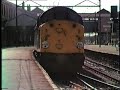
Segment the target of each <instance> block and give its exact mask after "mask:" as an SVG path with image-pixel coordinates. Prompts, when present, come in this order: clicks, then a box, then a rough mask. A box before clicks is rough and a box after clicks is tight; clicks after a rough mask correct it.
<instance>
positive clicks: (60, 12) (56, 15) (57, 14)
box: [37, 6, 83, 26]
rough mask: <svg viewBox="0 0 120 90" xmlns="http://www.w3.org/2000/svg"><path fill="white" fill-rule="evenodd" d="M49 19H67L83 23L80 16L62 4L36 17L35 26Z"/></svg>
mask: <svg viewBox="0 0 120 90" xmlns="http://www.w3.org/2000/svg"><path fill="white" fill-rule="evenodd" d="M51 20H69V21H73V22H76V23H79V24H81V25H83V20H82V17H81V16H80V15H79V14H78V13H76V12H75V11H73V10H72V9H70V8H67V7H64V6H56V7H53V8H51V9H49V10H47V11H46V12H44V13H43V14H42V15H41V16H39V17H38V20H37V26H39V25H41V24H43V23H45V22H48V21H51Z"/></svg>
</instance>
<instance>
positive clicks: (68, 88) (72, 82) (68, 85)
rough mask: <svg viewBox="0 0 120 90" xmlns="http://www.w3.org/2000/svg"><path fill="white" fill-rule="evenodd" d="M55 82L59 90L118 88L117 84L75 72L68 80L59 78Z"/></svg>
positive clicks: (114, 89) (118, 89)
mask: <svg viewBox="0 0 120 90" xmlns="http://www.w3.org/2000/svg"><path fill="white" fill-rule="evenodd" d="M88 73H89V72H88ZM55 83H56V82H55ZM56 84H57V86H58V88H59V89H60V90H120V87H118V86H115V85H112V84H109V83H106V82H104V81H102V80H99V79H96V78H93V77H90V76H87V75H85V74H82V73H77V74H76V76H75V77H72V78H71V79H68V80H64V79H60V80H58V81H57V83H56Z"/></svg>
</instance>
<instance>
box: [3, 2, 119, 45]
mask: <svg viewBox="0 0 120 90" xmlns="http://www.w3.org/2000/svg"><path fill="white" fill-rule="evenodd" d="M43 12H44V11H43V10H41V9H39V8H38V7H36V8H35V9H34V10H31V9H30V6H28V7H27V10H25V9H24V6H22V7H17V14H16V5H15V4H13V3H11V2H9V1H7V0H3V1H2V3H1V14H2V27H1V29H2V37H3V38H2V39H3V40H2V41H3V44H5V43H7V42H8V41H10V42H11V40H12V36H13V35H12V34H13V32H18V30H17V31H16V21H17V29H19V33H18V35H19V34H20V33H21V35H24V36H20V37H23V38H22V39H21V38H20V39H19V40H18V41H20V40H21V41H22V40H23V41H31V38H33V36H30V37H28V39H30V40H28V39H26V38H27V37H26V34H27V33H28V30H29V32H31V34H32V33H33V32H34V31H33V30H34V27H35V24H36V21H37V17H38V16H39V15H41V14H42V13H43ZM16 15H17V20H16ZM80 15H81V16H82V18H83V21H84V26H85V34H84V35H85V43H86V44H101V45H102V44H106V45H108V44H118V41H119V22H118V18H117V21H116V22H115V23H114V24H113V21H112V19H111V13H110V12H109V11H107V10H105V9H102V10H100V11H98V12H96V13H80ZM6 32H7V33H8V32H9V33H8V34H6ZM10 33H11V35H10ZM23 33H24V34H23ZM18 35H17V36H18ZM29 35H30V34H29ZM5 36H6V37H7V38H5ZM10 38H11V39H10ZM24 39H25V40H24ZM32 40H33V39H32ZM6 41H7V42H6ZM14 42H15V41H14ZM11 43H13V42H11Z"/></svg>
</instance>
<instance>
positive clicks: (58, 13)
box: [33, 6, 85, 73]
mask: <svg viewBox="0 0 120 90" xmlns="http://www.w3.org/2000/svg"><path fill="white" fill-rule="evenodd" d="M35 46H36V49H35V50H34V51H33V55H34V57H35V58H36V59H37V61H38V62H39V63H40V64H41V65H42V66H43V67H44V68H45V69H46V71H48V72H49V73H76V72H80V71H81V69H82V66H83V64H84V59H85V56H84V26H83V20H82V17H81V16H80V15H79V14H77V13H76V12H75V11H73V10H72V9H70V8H67V7H63V6H57V7H53V8H51V9H49V10H47V11H46V12H44V13H43V14H42V16H40V17H38V20H37V25H36V36H35Z"/></svg>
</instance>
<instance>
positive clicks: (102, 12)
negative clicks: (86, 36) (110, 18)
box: [97, 8, 110, 14]
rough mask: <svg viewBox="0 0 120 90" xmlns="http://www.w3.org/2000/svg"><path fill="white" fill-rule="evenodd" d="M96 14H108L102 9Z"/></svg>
mask: <svg viewBox="0 0 120 90" xmlns="http://www.w3.org/2000/svg"><path fill="white" fill-rule="evenodd" d="M97 13H101V14H110V12H109V11H107V10H105V9H104V8H103V9H102V10H100V11H98V12H97Z"/></svg>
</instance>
